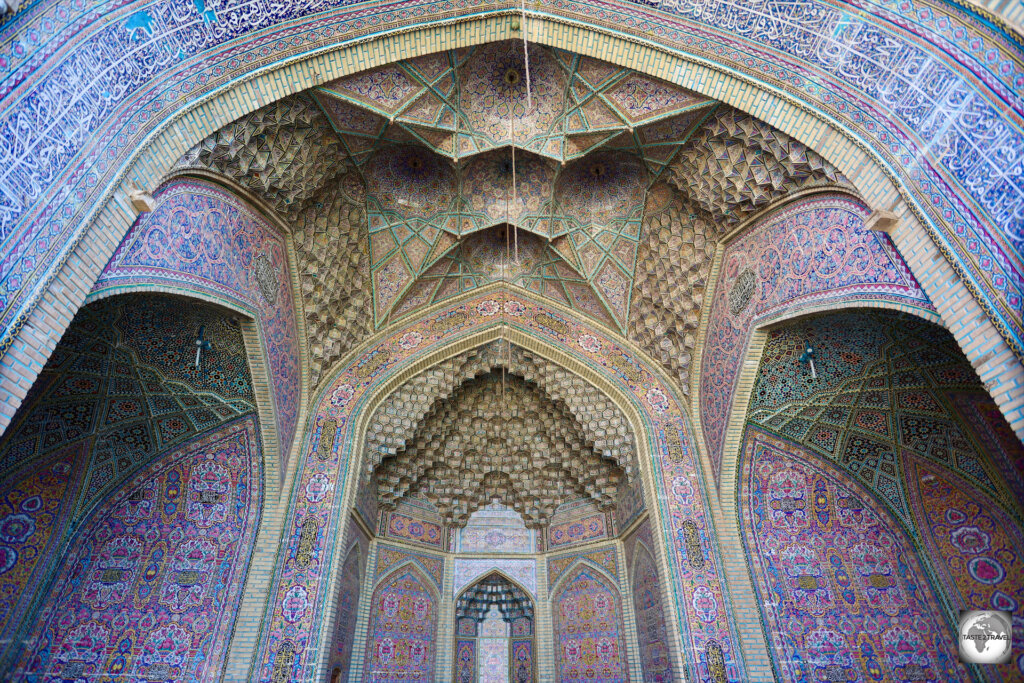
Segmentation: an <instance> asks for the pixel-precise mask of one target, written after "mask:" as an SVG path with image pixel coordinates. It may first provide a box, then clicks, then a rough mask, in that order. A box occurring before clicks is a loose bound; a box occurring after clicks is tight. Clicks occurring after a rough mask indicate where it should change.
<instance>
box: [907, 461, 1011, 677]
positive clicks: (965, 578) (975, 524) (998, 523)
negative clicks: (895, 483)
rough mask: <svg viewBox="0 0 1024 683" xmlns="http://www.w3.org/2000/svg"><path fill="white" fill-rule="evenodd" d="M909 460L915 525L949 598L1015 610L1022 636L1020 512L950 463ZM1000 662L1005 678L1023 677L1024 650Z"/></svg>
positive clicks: (960, 604) (963, 604)
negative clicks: (958, 472) (956, 471)
mask: <svg viewBox="0 0 1024 683" xmlns="http://www.w3.org/2000/svg"><path fill="white" fill-rule="evenodd" d="M909 460H910V461H909V463H907V465H908V466H907V470H906V475H907V482H909V484H910V485H909V486H908V488H909V490H910V496H909V502H910V505H911V508H912V510H913V513H914V522H915V527H916V528H917V529H918V530H919V532H920V535H921V538H922V541H923V544H924V546H925V548H926V549H927V551H928V553H927V557H928V559H929V560H930V561H931V564H932V565H933V566H934V567H935V568H936V569H937V570H938V574H939V576H940V577H941V579H942V583H943V587H944V588H945V593H946V595H947V596H948V598H949V602H950V603H951V604H952V606H953V607H954V608H955V609H997V610H1005V611H1007V612H1010V613H1011V614H1012V615H1013V631H1014V639H1015V640H1016V639H1019V638H1020V635H1019V634H1020V633H1022V632H1024V631H1022V629H1024V618H1022V616H1021V610H1020V606H1021V605H1022V604H1024V556H1022V555H1021V549H1022V548H1024V533H1022V531H1021V528H1022V527H1021V524H1020V521H1019V519H1020V517H1019V515H1017V516H1014V515H1012V514H1007V511H1006V510H1005V509H1004V506H1006V503H1003V504H1002V505H1001V504H999V503H997V502H996V501H995V500H993V499H992V498H991V497H990V496H989V495H987V494H986V493H985V492H984V491H983V490H982V489H980V487H978V486H977V485H975V484H973V483H971V482H970V481H968V480H966V479H964V478H962V477H958V476H957V475H956V474H954V473H952V472H950V471H949V470H948V469H947V468H944V467H942V466H940V465H936V464H934V463H932V462H929V461H928V460H926V459H924V458H920V457H915V456H911V457H910V459H909ZM1019 502H1020V501H1019V500H1018V503H1019ZM1018 642H1019V641H1018ZM995 668H998V670H999V675H1000V676H1001V677H1002V680H1004V681H1013V680H1020V679H1021V677H1024V653H1022V652H1020V650H1019V648H1018V649H1016V656H1014V657H1013V658H1012V659H1011V661H1009V662H1007V663H1006V664H1000V665H997V667H995ZM993 678H994V676H993Z"/></svg>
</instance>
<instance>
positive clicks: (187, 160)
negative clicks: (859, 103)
mask: <svg viewBox="0 0 1024 683" xmlns="http://www.w3.org/2000/svg"><path fill="white" fill-rule="evenodd" d="M527 64H528V65H529V68H527ZM332 132H333V135H332V134H331V133H332ZM179 167H180V168H181V169H186V170H187V169H189V168H202V169H204V170H205V171H217V172H220V173H223V174H225V175H227V176H229V177H231V178H232V179H234V180H235V181H236V182H239V183H241V184H242V185H245V186H246V187H248V188H251V189H253V190H255V191H256V192H257V193H258V194H260V195H261V196H263V197H264V198H265V199H266V200H267V201H268V202H270V203H271V204H272V205H273V206H275V207H276V208H278V209H279V210H280V211H281V213H282V215H283V217H284V219H285V220H286V222H289V223H291V224H292V226H293V230H296V231H297V232H296V233H295V234H296V235H297V236H298V237H301V242H302V248H301V249H300V250H299V251H300V254H299V255H300V257H302V256H303V255H304V256H305V257H306V260H307V261H309V257H310V255H311V254H313V252H311V251H309V248H310V245H312V244H314V243H320V244H321V246H320V247H318V248H320V249H325V248H326V247H324V246H323V245H322V243H324V242H325V240H327V239H328V238H327V237H326V236H327V235H328V234H332V233H333V234H339V231H347V232H348V233H351V232H352V230H353V226H352V224H351V217H352V216H354V215H357V213H358V214H360V215H362V217H363V220H364V221H365V225H362V226H360V227H359V229H358V232H359V235H358V237H352V236H351V235H346V236H345V239H346V244H349V243H351V242H352V239H358V240H359V244H360V249H359V251H360V252H361V253H364V254H365V255H366V258H367V261H368V264H366V265H359V269H358V273H357V274H355V275H352V274H345V273H342V272H340V271H339V270H338V269H339V268H349V270H351V267H352V266H353V265H354V264H355V261H352V262H351V263H349V260H346V259H344V258H342V257H341V252H342V251H344V249H342V248H341V247H338V246H337V245H338V244H340V243H341V242H339V241H338V240H339V239H340V236H339V237H338V239H332V240H331V249H332V254H333V256H331V257H330V258H326V257H325V258H320V256H319V255H314V256H313V257H312V258H313V259H314V260H316V259H320V260H321V261H323V263H319V262H318V263H316V265H315V266H313V265H312V262H310V267H311V268H313V270H312V271H311V273H310V274H311V277H310V278H307V281H305V282H304V283H303V289H304V291H309V292H312V296H311V298H310V299H309V300H308V301H306V302H304V306H305V308H306V314H307V319H309V321H310V322H311V324H310V325H309V327H308V329H309V336H310V339H309V340H308V342H309V348H310V350H311V361H312V363H313V364H314V366H319V367H321V368H322V367H326V365H327V364H329V358H333V357H334V354H336V353H338V352H339V351H340V350H341V349H342V348H344V347H347V346H348V345H350V344H352V343H355V342H356V339H355V338H354V337H359V336H365V335H366V334H369V333H370V332H371V331H372V330H374V329H380V328H381V327H383V326H385V325H387V324H389V323H391V322H394V321H396V320H397V319H399V318H402V317H404V316H408V315H413V314H416V313H419V312H421V311H422V310H423V309H424V308H425V307H426V306H429V305H431V304H433V303H437V302H440V301H443V300H445V299H448V298H450V297H452V296H455V295H459V294H462V293H465V292H468V291H471V290H473V289H476V288H479V287H481V286H484V285H488V284H491V283H496V282H500V283H503V286H506V287H509V288H518V287H521V288H526V289H529V290H531V291H532V292H535V293H537V294H539V295H541V296H544V297H547V298H548V299H550V300H552V301H554V302H556V303H558V304H561V305H564V306H567V307H570V308H573V309H575V310H577V311H579V312H580V313H583V314H585V315H587V316H589V317H590V318H592V319H593V320H595V321H597V322H600V323H602V324H604V325H607V326H609V327H611V328H613V329H616V330H618V331H619V332H620V333H622V334H624V335H626V336H629V337H630V338H632V339H634V340H635V341H638V342H640V343H641V344H642V345H643V346H644V347H645V348H646V349H647V350H648V351H650V352H651V353H652V354H654V355H655V356H657V357H659V358H660V359H662V362H663V363H664V364H665V367H666V369H668V370H670V371H671V372H672V374H673V375H675V376H678V377H679V378H680V380H681V381H682V382H683V383H684V384H685V376H686V375H687V374H688V367H689V362H690V354H691V352H692V347H693V344H694V340H695V337H694V334H695V330H696V329H697V328H698V326H699V324H700V314H701V313H700V312H701V302H702V298H703V290H704V285H705V283H704V282H703V279H704V277H705V275H706V270H707V266H708V263H709V258H710V256H709V254H710V253H711V252H713V248H712V247H713V243H714V242H716V241H717V239H718V238H719V237H720V236H721V235H722V234H724V233H725V232H727V231H728V230H730V229H732V227H733V226H735V225H736V223H737V222H739V221H741V220H745V219H747V218H749V217H751V216H753V215H754V214H755V213H756V212H758V211H759V210H762V209H764V208H765V207H767V206H770V205H771V204H773V203H774V202H776V201H778V200H780V199H782V198H783V197H785V196H786V195H787V194H789V193H791V192H793V191H794V190H801V189H807V188H810V187H815V186H834V185H844V186H846V187H849V183H848V181H847V180H846V179H845V178H843V176H842V175H841V174H839V173H838V171H837V170H836V169H835V168H834V167H832V166H831V165H830V164H828V163H827V162H825V161H824V160H823V159H822V158H821V157H820V156H818V155H817V154H815V153H814V152H813V151H811V150H808V149H807V148H806V147H805V146H803V145H802V144H800V143H799V142H797V141H795V140H793V139H792V138H790V137H788V136H787V135H785V134H783V133H781V132H779V131H778V130H776V129H774V128H772V127H771V126H769V125H768V124H766V123H764V122H763V121H759V120H757V119H755V118H753V117H751V116H748V115H746V114H744V113H742V112H739V111H737V110H735V109H732V108H730V107H728V106H726V105H724V104H721V103H719V102H716V101H714V100H710V99H707V98H705V97H702V96H700V95H697V94H695V93H692V92H690V91H688V90H686V89H685V88H681V87H678V86H676V85H673V84H670V83H667V82H663V81H659V80H657V79H654V78H651V77H649V76H646V75H643V74H640V73H638V72H635V71H632V70H630V69H626V68H622V67H619V66H616V65H614V64H610V63H607V62H601V61H598V60H595V59H592V58H589V57H585V56H582V55H578V54H574V53H572V52H567V51H564V50H559V49H554V48H548V47H545V46H541V45H536V44H533V45H530V46H529V47H528V48H527V50H526V51H525V52H524V49H523V44H522V42H521V41H502V42H497V43H491V44H487V45H482V46H477V47H473V48H460V49H458V50H450V51H445V52H439V53H435V54H431V55H426V56H422V57H417V58H415V59H411V60H403V61H398V62H395V63H392V64H389V65H386V66H382V67H379V68H376V69H372V70H369V71H366V72H363V73H357V74H353V75H351V76H346V77H344V78H340V79H336V80H334V81H331V82H329V83H326V84H324V85H323V86H320V87H316V88H313V89H311V90H310V91H309V92H307V93H300V94H298V95H295V96H292V97H289V98H284V99H283V100H280V101H278V102H275V103H273V104H271V105H268V106H267V107H264V108H263V109H260V110H258V111H257V112H254V113H253V114H250V115H248V116H246V117H244V118H243V119H240V120H239V121H237V122H235V123H233V124H230V125H229V126H226V127H225V128H223V129H222V130H220V131H218V132H217V133H215V134H213V135H211V136H210V137H209V138H207V139H206V140H204V141H203V142H202V143H201V144H200V145H198V146H197V147H196V148H194V149H193V150H192V151H190V152H189V153H188V154H187V155H186V156H185V157H184V158H183V160H182V161H181V163H180V165H179ZM360 185H361V186H362V187H363V188H365V190H364V191H363V190H361V191H360V192H358V193H354V192H350V191H348V190H345V189H344V188H346V187H356V186H360ZM339 191H340V192H341V194H343V195H345V196H353V197H354V196H355V195H356V194H358V195H359V199H358V200H354V201H355V202H356V203H357V204H361V205H362V206H361V209H362V210H361V211H360V212H353V210H349V209H346V210H345V211H334V210H332V211H330V212H328V213H327V214H325V215H322V216H321V215H319V214H320V213H321V212H322V211H323V210H324V209H325V208H326V207H337V206H339V205H338V202H337V201H334V200H333V199H331V198H332V197H336V196H339ZM655 195H657V197H655ZM652 198H654V199H655V201H653V203H652ZM670 204H671V206H673V207H676V208H674V209H673V210H672V211H671V212H669V214H670V215H669V214H666V215H665V216H662V217H660V218H659V219H658V221H656V222H657V223H658V225H657V226H654V227H656V228H657V230H656V233H652V232H651V230H652V229H653V227H652V223H651V221H650V220H648V216H647V215H646V212H647V211H648V209H649V207H650V206H652V205H654V206H668V205H670ZM310 226H313V229H312V230H310V229H309V227H310ZM505 226H511V232H509V231H508V230H507V228H506V227H505ZM506 234H511V235H516V236H517V237H518V239H512V240H506V239H505V235H506ZM506 242H507V243H509V244H508V246H504V245H503V243H506ZM516 243H518V250H517V249H516V248H515V247H516ZM671 245H682V247H681V248H682V249H683V252H678V251H677V250H675V249H674V248H673V247H672V246H671ZM689 245H692V247H693V250H695V251H694V254H693V258H689V256H687V253H686V252H687V250H689V249H690V247H689ZM503 246H504V248H503ZM666 248H668V249H669V250H668V251H665V249H666ZM346 249H347V248H346ZM705 252H707V253H705ZM317 254H319V252H317ZM680 255H681V256H682V257H683V258H684V260H685V259H689V260H687V261H686V263H685V264H683V265H682V266H680V262H679V261H678V258H677V257H678V256H680ZM690 261H693V262H692V263H691V262H690ZM360 263H362V262H360ZM367 265H368V269H367V270H366V271H365V272H364V270H363V269H364V268H366V266H367ZM680 268H682V270H680ZM325 269H327V270H332V271H334V272H332V273H326V272H325ZM652 269H653V270H652ZM314 271H315V273H314ZM684 272H685V273H686V274H685V276H684V275H682V273H684ZM342 281H344V282H345V283H346V284H345V286H344V287H341V288H339V287H338V286H327V285H326V283H327V282H342ZM361 287H362V288H363V289H364V290H365V291H357V290H359V289H360V288H361ZM342 290H344V291H342ZM328 298H330V301H329V302H328V301H327V300H326V299H328ZM364 303H365V305H364ZM339 304H341V305H342V306H343V307H344V308H345V312H344V314H343V315H335V314H334V313H332V310H333V308H334V307H336V306H337V305H339ZM350 304H351V305H350ZM349 317H351V318H353V319H355V320H358V321H359V325H357V326H351V325H350V326H347V327H346V330H352V332H351V333H349V332H346V333H338V332H332V331H331V330H332V326H333V325H335V324H336V323H335V322H334V321H337V320H340V319H343V318H349ZM364 318H365V320H366V324H368V327H367V328H366V329H364V328H363V327H362V325H363V324H364V323H363V321H364ZM641 323H642V324H641ZM649 325H653V328H649V327H648V326H649ZM324 330H326V331H327V333H328V334H329V335H332V339H331V343H329V344H323V343H321V341H320V338H322V337H323V334H324ZM348 337H353V338H352V339H349V338H348ZM684 393H685V389H684Z"/></svg>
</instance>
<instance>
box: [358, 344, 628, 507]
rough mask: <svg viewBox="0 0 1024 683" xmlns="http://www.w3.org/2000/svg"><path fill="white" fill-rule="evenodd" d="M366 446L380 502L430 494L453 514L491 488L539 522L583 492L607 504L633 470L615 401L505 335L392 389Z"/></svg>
mask: <svg viewBox="0 0 1024 683" xmlns="http://www.w3.org/2000/svg"><path fill="white" fill-rule="evenodd" d="M364 452H365V453H366V457H367V459H368V465H369V467H368V469H369V470H372V471H373V473H374V475H375V476H374V477H373V478H372V479H373V480H375V481H376V483H377V491H378V499H379V501H380V503H381V505H382V506H383V507H385V508H392V507H395V506H397V504H398V503H399V502H401V501H402V500H403V499H413V498H419V497H425V498H426V499H427V500H429V501H430V502H431V503H432V504H433V505H434V506H435V507H436V508H437V509H438V512H439V513H440V514H441V517H442V519H443V520H444V521H445V523H447V524H450V525H454V526H463V525H464V524H465V523H466V521H467V520H468V519H469V516H470V515H471V514H472V513H473V512H474V511H475V510H477V509H480V508H482V507H484V506H486V505H488V504H490V503H491V502H492V501H493V500H494V499H498V500H501V501H503V502H504V503H505V504H507V505H509V506H510V507H512V508H513V509H515V510H516V511H517V512H519V513H520V514H521V515H523V518H524V520H525V521H526V524H527V525H528V526H531V527H541V526H544V525H545V524H547V523H548V520H549V519H550V517H551V515H552V514H553V513H554V512H555V510H556V509H557V508H558V506H559V505H561V504H563V503H566V502H569V501H573V500H578V499H580V498H587V499H590V500H591V501H592V502H594V503H595V504H596V505H597V506H598V507H599V508H601V509H610V508H611V507H613V506H614V504H615V496H616V494H617V492H618V490H619V483H620V482H622V481H623V480H624V479H625V478H626V477H629V476H635V472H636V462H635V455H634V440H633V434H632V432H631V431H630V429H629V427H628V423H627V422H626V419H625V416H624V415H623V414H622V412H621V411H620V410H619V409H618V408H617V407H616V406H615V404H614V403H612V401H611V400H609V399H608V398H607V397H606V396H604V395H603V394H601V393H600V392H599V391H598V390H597V389H596V388H595V387H593V386H592V385H590V384H588V383H586V382H584V381H583V380H581V379H580V378H579V377H577V376H575V375H573V374H572V373H570V372H568V371H567V370H565V369H563V368H561V367H559V366H557V365H555V364H553V363H551V362H550V361H547V360H544V359H542V358H539V357H537V356H534V355H533V354H531V353H530V352H528V351H526V350H524V349H521V348H519V347H517V346H514V345H509V344H508V343H507V342H496V343H492V344H489V345H487V346H484V347H482V348H480V349H474V350H472V351H468V352H465V353H463V354H460V355H458V356H455V357H453V358H451V359H448V360H447V361H444V362H443V363H440V364H438V365H437V366H434V367H432V368H430V369H428V370H425V371H424V372H422V373H420V374H419V375H416V376H415V377H413V378H411V379H410V380H409V381H408V382H406V383H405V384H404V385H402V386H401V387H399V388H398V389H396V390H395V392H394V393H392V394H391V395H390V396H388V397H387V399H385V401H384V402H383V403H382V404H381V406H380V407H379V408H378V409H377V410H376V411H375V413H374V415H373V417H372V418H371V420H370V426H369V429H368V432H367V437H366V447H365V449H364ZM368 480H371V478H369V477H368Z"/></svg>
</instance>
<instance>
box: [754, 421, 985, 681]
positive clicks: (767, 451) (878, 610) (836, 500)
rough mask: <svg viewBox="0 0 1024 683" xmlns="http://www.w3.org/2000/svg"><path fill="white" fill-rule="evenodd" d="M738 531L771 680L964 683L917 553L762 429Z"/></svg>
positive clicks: (811, 461) (810, 456)
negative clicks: (763, 632) (767, 649)
mask: <svg viewBox="0 0 1024 683" xmlns="http://www.w3.org/2000/svg"><path fill="white" fill-rule="evenodd" d="M743 457H744V461H743V463H742V469H741V472H742V482H741V485H740V490H739V495H740V500H741V501H743V504H742V508H743V509H742V513H741V523H742V526H743V538H744V542H745V544H746V549H747V558H748V564H749V567H750V570H751V573H752V577H753V579H754V586H755V591H756V592H757V595H758V599H759V602H760V603H761V604H762V605H763V610H764V614H763V617H764V623H765V626H766V628H767V633H768V636H769V647H770V649H771V654H772V657H773V663H774V667H775V671H776V675H778V676H780V677H781V678H783V679H785V680H822V679H824V680H873V679H877V680H932V679H936V680H942V681H966V680H969V676H968V674H967V671H966V670H965V668H964V667H963V665H961V664H960V663H959V662H958V661H957V660H956V657H955V655H954V654H953V653H954V652H955V651H956V643H955V640H954V636H953V632H954V629H953V626H952V623H951V622H950V621H947V620H946V619H945V618H944V616H943V615H944V614H945V612H944V611H943V610H942V608H940V606H939V603H938V601H937V600H936V597H935V592H934V590H933V587H932V586H931V584H930V583H929V582H928V580H927V578H926V577H927V575H926V574H925V572H924V571H923V569H922V567H921V566H920V564H919V561H918V559H917V554H916V552H915V548H914V547H913V545H912V544H911V541H910V540H909V539H908V538H907V536H906V535H905V534H904V532H903V531H902V529H901V527H900V525H899V524H897V523H896V521H895V520H894V519H893V517H892V515H891V514H890V513H889V512H888V511H887V510H886V509H885V508H884V507H882V506H881V505H879V504H878V503H877V502H876V500H875V498H874V496H872V495H871V494H870V493H869V492H867V491H866V490H864V488H863V487H862V486H861V485H860V484H859V483H858V482H857V481H856V480H855V479H853V478H851V477H849V476H848V475H846V474H845V473H843V472H842V471H840V470H837V469H835V468H834V467H832V466H831V465H830V464H828V463H827V462H826V461H824V460H823V459H822V458H820V457H819V456H817V455H816V454H814V453H813V452H809V451H807V450H806V449H805V448H803V447H800V446H797V445H796V444H793V443H791V442H788V441H785V440H783V439H780V438H778V437H774V436H772V435H770V434H768V433H766V432H763V431H761V430H760V429H758V428H757V427H753V426H751V427H748V428H747V433H746V439H745V444H744V454H743Z"/></svg>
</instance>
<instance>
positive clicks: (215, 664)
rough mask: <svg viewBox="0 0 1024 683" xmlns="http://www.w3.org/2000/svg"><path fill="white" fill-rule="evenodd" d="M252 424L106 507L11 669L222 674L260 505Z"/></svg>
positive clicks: (241, 423) (72, 674)
mask: <svg viewBox="0 0 1024 683" xmlns="http://www.w3.org/2000/svg"><path fill="white" fill-rule="evenodd" d="M259 444H260V442H259V434H258V425H257V420H256V418H255V416H253V415H249V416H246V417H242V418H239V419H237V420H235V421H233V422H231V423H229V424H227V425H225V426H223V427H219V428H216V429H214V430H211V431H209V432H207V433H205V434H203V435H202V436H200V437H198V438H196V439H193V440H192V441H189V442H188V443H185V444H183V445H181V446H179V447H177V448H175V449H174V450H172V451H171V452H169V453H167V454H166V455H164V456H163V457H162V458H160V459H159V460H158V461H156V462H154V463H153V464H152V465H150V466H149V467H146V468H145V469H143V470H142V471H140V472H139V473H138V474H136V476H135V477H133V478H132V480H131V481H130V482H128V483H127V484H125V485H124V486H122V487H121V488H119V489H118V490H117V491H116V492H115V493H113V494H112V495H110V496H108V497H107V498H105V499H104V501H103V502H102V504H101V505H100V506H99V507H98V508H97V509H96V512H95V513H94V514H93V515H92V516H91V517H90V518H89V519H88V520H87V521H86V522H85V524H84V525H83V527H82V528H81V530H80V532H79V533H77V534H76V535H75V538H74V540H73V541H72V543H71V545H70V547H69V548H68V552H67V553H66V554H65V555H64V556H63V557H62V558H61V562H60V567H59V570H58V571H57V572H56V573H55V577H56V582H55V583H54V585H53V587H52V589H51V590H50V591H49V593H48V594H47V596H46V598H45V600H44V602H43V603H42V607H41V609H40V611H39V616H38V621H37V623H36V626H35V627H34V628H33V630H32V632H33V634H34V635H35V638H34V639H32V640H30V641H28V646H27V649H26V650H25V652H24V653H23V655H22V657H21V660H20V663H19V665H18V667H17V669H16V671H19V672H25V673H29V672H31V673H32V674H33V675H35V676H41V677H42V678H45V679H47V680H50V679H53V680H61V679H64V680H80V679H83V678H87V679H92V678H99V677H100V674H101V673H104V674H106V675H112V676H121V675H124V676H127V675H131V676H135V677H139V678H143V679H147V680H167V679H190V680H197V681H216V680H220V678H221V673H222V672H221V667H222V666H223V665H224V662H225V657H226V654H227V648H228V644H229V643H230V638H231V632H232V628H233V625H234V620H235V615H236V613H237V609H238V605H239V601H240V599H241V594H242V588H243V585H244V582H245V577H246V572H247V568H248V563H249V557H250V553H251V551H252V547H253V544H254V542H255V536H256V530H257V527H258V524H259V519H260V513H261V508H262V476H263V474H262V472H261V460H262V459H261V457H260V445H259Z"/></svg>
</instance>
